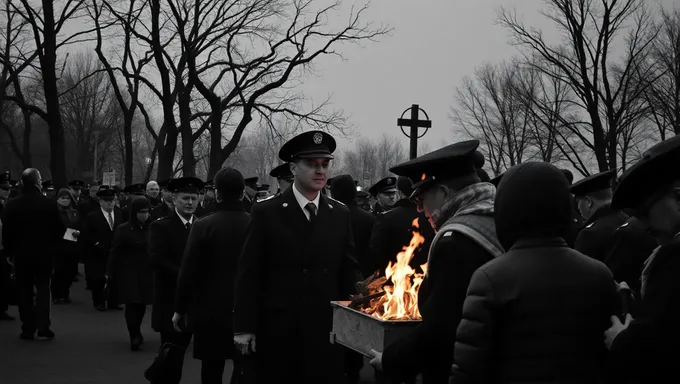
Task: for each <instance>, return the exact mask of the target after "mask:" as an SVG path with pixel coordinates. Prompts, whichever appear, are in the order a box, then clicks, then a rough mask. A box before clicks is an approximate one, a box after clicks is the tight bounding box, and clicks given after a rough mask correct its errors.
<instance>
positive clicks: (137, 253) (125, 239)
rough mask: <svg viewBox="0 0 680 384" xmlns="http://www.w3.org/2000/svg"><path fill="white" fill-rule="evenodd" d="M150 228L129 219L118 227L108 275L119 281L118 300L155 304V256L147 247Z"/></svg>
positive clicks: (110, 256)
mask: <svg viewBox="0 0 680 384" xmlns="http://www.w3.org/2000/svg"><path fill="white" fill-rule="evenodd" d="M148 233H149V231H148V228H147V227H145V226H141V225H139V224H138V223H137V222H134V223H133V222H130V221H128V222H126V223H123V224H121V225H119V226H118V227H117V228H116V232H115V235H114V237H113V243H112V246H111V252H110V255H109V260H108V265H107V271H108V275H109V276H111V277H112V278H113V279H115V280H116V284H115V286H116V289H117V292H114V293H113V294H115V295H116V297H117V299H118V300H116V301H117V302H119V303H122V304H129V303H143V304H151V303H152V288H153V283H152V281H153V280H152V273H151V259H150V257H149V253H148V250H147V246H148V242H147V237H148Z"/></svg>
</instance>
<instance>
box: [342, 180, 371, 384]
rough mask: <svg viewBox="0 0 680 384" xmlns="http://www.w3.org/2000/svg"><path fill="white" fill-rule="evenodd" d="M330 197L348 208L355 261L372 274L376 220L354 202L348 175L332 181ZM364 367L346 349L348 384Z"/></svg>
mask: <svg viewBox="0 0 680 384" xmlns="http://www.w3.org/2000/svg"><path fill="white" fill-rule="evenodd" d="M331 195H332V196H333V198H334V199H337V200H338V201H340V202H341V203H343V204H345V205H346V206H347V208H349V213H350V216H351V218H352V231H353V232H354V244H355V247H356V255H357V261H358V262H359V265H360V266H361V272H362V274H363V275H364V276H369V275H371V274H372V273H373V269H372V267H373V264H374V263H373V262H372V261H371V259H370V255H369V253H368V243H369V240H370V239H371V232H372V230H373V228H374V226H375V223H376V218H375V216H373V215H371V214H370V213H368V212H367V211H365V210H363V209H361V208H360V207H359V204H358V203H357V201H356V195H357V188H356V183H355V182H354V180H353V179H352V176H350V175H341V176H337V177H335V178H334V179H333V184H331ZM363 366H364V357H363V355H361V354H359V353H357V352H355V351H352V350H351V349H347V350H346V351H345V375H347V381H348V384H349V383H357V382H359V373H360V372H361V369H362V368H363Z"/></svg>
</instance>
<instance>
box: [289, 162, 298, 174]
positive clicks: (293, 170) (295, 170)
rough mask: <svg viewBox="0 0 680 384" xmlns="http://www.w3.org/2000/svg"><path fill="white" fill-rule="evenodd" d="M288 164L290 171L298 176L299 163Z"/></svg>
mask: <svg viewBox="0 0 680 384" xmlns="http://www.w3.org/2000/svg"><path fill="white" fill-rule="evenodd" d="M288 166H289V167H290V172H291V173H292V174H293V176H297V163H293V162H291V163H289V164H288Z"/></svg>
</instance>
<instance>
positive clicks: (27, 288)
mask: <svg viewBox="0 0 680 384" xmlns="http://www.w3.org/2000/svg"><path fill="white" fill-rule="evenodd" d="M21 182H22V183H23V188H22V190H21V194H20V195H19V196H18V197H16V198H13V199H11V200H9V201H8V202H7V205H6V206H5V209H4V210H3V212H2V243H3V247H4V250H3V251H4V254H5V256H7V257H11V258H13V260H14V267H15V271H16V284H17V291H18V306H19V318H20V319H21V323H22V325H21V330H22V332H21V335H20V337H21V338H22V339H25V340H33V338H34V337H35V333H36V330H37V331H38V337H46V338H53V337H54V332H52V330H51V329H50V325H51V321H50V279H51V277H52V271H53V268H54V258H55V250H56V248H57V244H58V243H59V241H60V240H61V239H62V237H63V236H64V233H65V231H66V228H65V227H64V225H63V223H62V222H61V217H60V216H59V211H58V209H57V204H56V203H55V202H54V201H53V200H50V199H49V198H47V197H45V196H43V195H42V192H41V190H40V188H41V176H40V172H38V170H37V169H35V168H28V169H26V170H25V171H24V172H23V173H22V175H21ZM34 289H35V291H34ZM34 292H35V301H34V297H33V295H34Z"/></svg>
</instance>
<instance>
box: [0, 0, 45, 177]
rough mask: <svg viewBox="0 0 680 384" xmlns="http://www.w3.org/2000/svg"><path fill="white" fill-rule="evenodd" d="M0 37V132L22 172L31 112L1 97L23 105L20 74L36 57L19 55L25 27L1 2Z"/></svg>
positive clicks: (26, 165)
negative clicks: (18, 162)
mask: <svg viewBox="0 0 680 384" xmlns="http://www.w3.org/2000/svg"><path fill="white" fill-rule="evenodd" d="M0 23H1V24H2V25H0V36H2V42H3V44H2V49H0V64H1V65H2V73H1V75H0V88H1V89H2V93H3V97H2V98H0V132H3V133H4V134H5V136H6V137H7V138H8V140H9V147H10V149H11V151H12V152H13V153H14V155H15V156H16V157H17V158H18V159H19V161H20V162H21V164H22V167H23V168H29V167H32V163H33V162H32V158H31V134H32V132H33V129H32V128H33V125H32V122H31V118H32V115H33V114H32V112H31V111H30V110H27V109H20V108H18V107H17V106H16V105H15V104H9V103H6V102H5V97H4V96H5V95H8V96H11V97H14V98H16V99H17V100H18V101H19V103H23V104H26V99H25V98H24V92H23V90H22V89H21V83H22V78H21V73H22V72H24V71H25V70H26V69H27V68H29V66H30V65H31V63H32V61H33V60H34V59H35V57H36V56H37V55H35V54H34V55H29V56H28V57H26V56H24V55H23V52H22V48H23V45H24V43H25V39H26V32H27V26H28V24H27V23H26V21H25V20H23V19H22V18H21V16H19V15H18V14H17V13H16V12H15V11H14V10H13V9H12V7H11V6H10V2H9V1H5V3H4V7H3V10H2V19H1V21H0Z"/></svg>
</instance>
